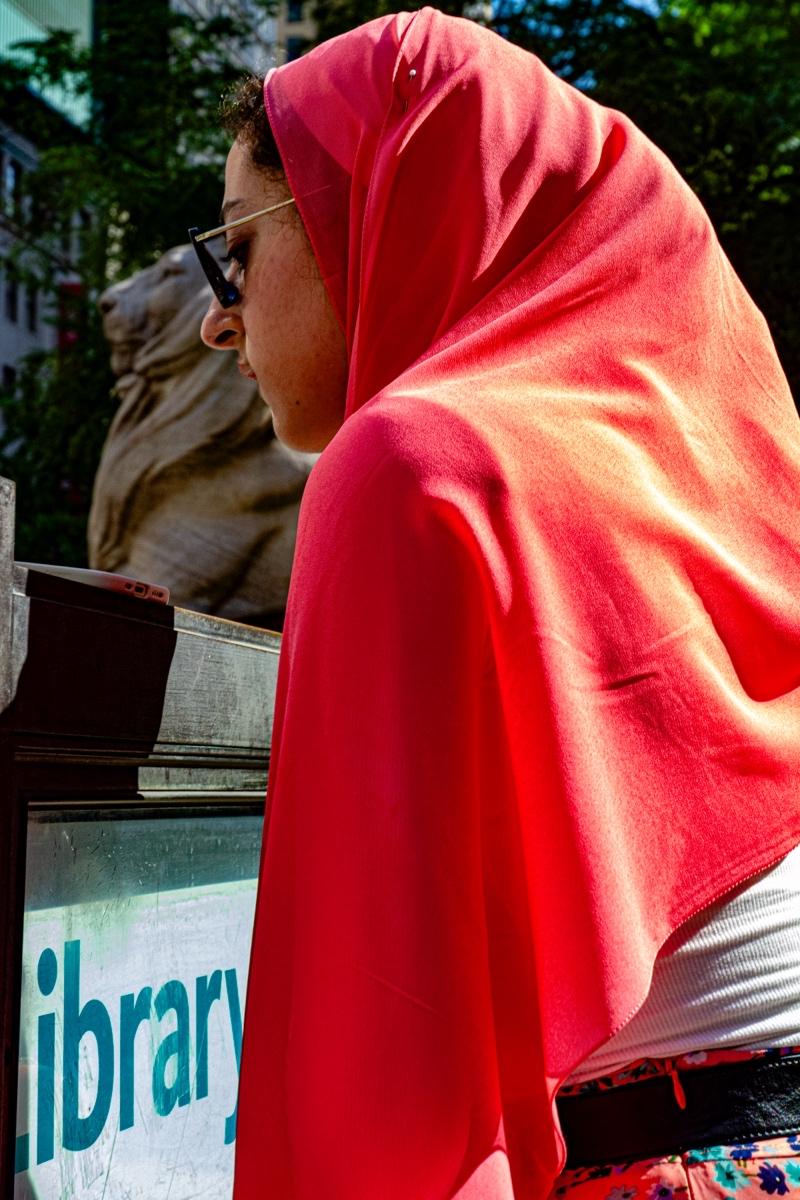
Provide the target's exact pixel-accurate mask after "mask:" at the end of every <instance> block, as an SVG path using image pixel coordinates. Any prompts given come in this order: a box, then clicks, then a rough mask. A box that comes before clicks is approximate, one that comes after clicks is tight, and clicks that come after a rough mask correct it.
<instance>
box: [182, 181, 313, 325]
mask: <svg viewBox="0 0 800 1200" xmlns="http://www.w3.org/2000/svg"><path fill="white" fill-rule="evenodd" d="M288 204H294V199H291V200H281V202H280V204H271V205H270V206H269V208H260V209H259V210H258V212H254V213H249V214H248V216H246V217H239V218H238V220H236V221H228V222H227V223H226V224H225V225H217V227H216V229H208V230H207V231H206V232H205V233H201V232H200V230H199V229H198V228H197V226H193V227H192V228H191V229H190V230H189V237H190V238H191V241H192V245H193V246H194V249H195V253H196V255H197V257H198V259H199V260H200V266H201V267H202V268H203V271H204V273H205V277H206V279H207V280H208V282H209V283H210V284H211V290H212V291H213V293H214V295H215V296H216V298H217V300H219V303H220V305H221V306H222V308H231V306H232V305H234V304H238V303H239V302H240V300H241V298H242V293H241V292H240V291H239V289H238V287H237V286H236V284H235V283H233V282H232V281H231V280H230V279H226V278H225V272H224V271H223V270H222V267H221V266H220V265H219V263H218V262H217V260H216V259H215V258H214V255H213V254H212V253H211V251H210V250H209V249H208V247H207V246H205V245H204V244H203V243H204V242H207V241H208V240H209V238H215V237H219V236H220V234H222V233H225V232H226V230H228V229H236V227H237V226H238V225H245V224H246V223H247V222H248V221H255V219H256V217H265V216H266V215H267V213H271V212H276V211H277V210H278V209H279V208H286V206H287V205H288Z"/></svg>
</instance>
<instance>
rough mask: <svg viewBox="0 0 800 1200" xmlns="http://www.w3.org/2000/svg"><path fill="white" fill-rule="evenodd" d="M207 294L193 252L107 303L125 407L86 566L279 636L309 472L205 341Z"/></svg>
mask: <svg viewBox="0 0 800 1200" xmlns="http://www.w3.org/2000/svg"><path fill="white" fill-rule="evenodd" d="M209 297H210V291H209V289H208V286H207V284H206V283H205V279H204V276H203V274H202V272H201V270H200V268H199V264H198V263H197V260H196V257H195V255H194V252H193V250H192V248H191V246H179V247H176V248H175V249H173V250H170V251H168V252H167V253H166V254H164V255H163V256H162V257H161V259H160V260H159V261H158V262H157V263H156V264H154V265H153V266H152V267H148V268H147V269H146V270H143V271H140V272H139V273H138V274H136V275H134V276H133V277H132V278H131V279H128V280H126V281H125V282H123V283H119V284H116V285H115V286H113V287H111V288H109V289H108V291H107V292H105V293H104V295H103V296H102V297H101V300H100V307H101V310H102V313H103V321H104V330H105V333H106V337H107V338H108V340H109V342H110V344H111V350H112V356H111V363H112V368H113V369H114V372H115V374H116V375H117V376H118V380H117V392H118V395H119V397H120V406H119V409H118V411H117V413H116V416H115V418H114V421H113V423H112V425H111V428H110V430H109V433H108V437H107V440H106V443H105V446H104V449H103V454H102V458H101V461H100V466H99V468H98V471H97V476H96V478H95V486H94V496H93V500H92V509H91V514H90V517H89V562H90V565H91V566H93V567H95V568H97V569H100V570H104V571H115V572H118V573H119V574H122V575H131V576H134V577H136V578H137V579H143V580H145V581H147V582H150V583H158V584H163V585H165V586H167V587H169V588H170V591H171V593H172V600H173V602H174V603H176V604H180V605H183V606H185V607H188V608H195V609H199V610H201V611H203V612H209V613H214V614H216V615H218V616H223V617H227V618H230V619H232V620H236V621H246V622H249V623H251V624H258V625H266V626H270V627H272V628H275V627H278V628H280V626H281V623H282V617H283V610H284V608H285V604H286V593H287V589H288V584H289V573H290V570H291V564H292V555H293V552H294V539H295V532H296V527H297V514H298V508H299V502H300V496H301V494H302V491H303V486H304V484H305V481H306V478H307V476H308V473H309V471H310V469H311V466H312V465H313V461H314V460H313V457H312V456H310V455H302V454H296V453H294V452H293V451H291V450H288V449H286V447H284V446H283V445H282V444H281V443H280V442H279V441H278V440H277V439H276V437H275V434H274V431H273V428H272V420H271V416H270V413H269V410H268V409H267V407H266V406H265V405H264V403H263V401H262V400H261V399H260V397H259V395H258V392H257V389H256V385H255V384H254V383H253V381H252V380H250V379H245V378H243V377H242V376H241V375H240V374H239V373H238V372H237V370H236V366H235V361H234V357H233V355H231V354H220V353H217V352H214V351H212V350H209V349H208V348H207V347H206V346H204V345H203V343H202V342H201V341H200V336H199V330H200V322H201V319H202V316H203V313H204V312H205V309H206V307H207V305H208V301H209Z"/></svg>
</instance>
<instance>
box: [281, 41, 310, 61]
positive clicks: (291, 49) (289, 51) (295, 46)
mask: <svg viewBox="0 0 800 1200" xmlns="http://www.w3.org/2000/svg"><path fill="white" fill-rule="evenodd" d="M307 49H308V38H302V37H288V38H287V39H286V61H287V62H294V60H295V59H296V58H299V57H300V55H301V54H303V53H304V52H305V51H306V50H307Z"/></svg>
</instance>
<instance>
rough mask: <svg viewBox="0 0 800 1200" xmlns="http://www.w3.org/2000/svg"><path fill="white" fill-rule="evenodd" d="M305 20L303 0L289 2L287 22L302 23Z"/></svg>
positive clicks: (290, 0)
mask: <svg viewBox="0 0 800 1200" xmlns="http://www.w3.org/2000/svg"><path fill="white" fill-rule="evenodd" d="M302 19H303V3H302V0H300V2H299V3H298V0H289V3H288V4H287V5H286V20H287V21H302Z"/></svg>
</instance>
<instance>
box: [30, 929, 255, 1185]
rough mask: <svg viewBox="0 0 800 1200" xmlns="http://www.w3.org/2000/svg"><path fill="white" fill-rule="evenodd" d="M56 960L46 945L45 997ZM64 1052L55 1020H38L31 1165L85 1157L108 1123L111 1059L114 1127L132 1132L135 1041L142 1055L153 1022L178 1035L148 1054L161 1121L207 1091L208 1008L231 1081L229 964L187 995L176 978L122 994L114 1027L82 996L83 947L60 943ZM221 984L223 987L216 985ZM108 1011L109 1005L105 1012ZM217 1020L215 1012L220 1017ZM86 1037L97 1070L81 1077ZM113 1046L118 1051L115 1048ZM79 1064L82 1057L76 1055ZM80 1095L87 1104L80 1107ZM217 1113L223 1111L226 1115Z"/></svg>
mask: <svg viewBox="0 0 800 1200" xmlns="http://www.w3.org/2000/svg"><path fill="white" fill-rule="evenodd" d="M58 972H59V962H58V958H57V956H56V954H55V952H54V951H53V950H52V949H50V947H46V948H45V949H44V950H43V951H42V952H41V954H40V956H39V960H38V965H37V970H36V983H37V985H38V989H39V992H40V994H41V995H42V996H50V995H52V993H53V992H54V991H55V987H56V983H57V982H58ZM62 980H63V1013H62V1020H61V1025H62V1027H63V1048H62V1054H61V1060H60V1062H58V1061H56V1029H57V1027H58V1023H59V1022H58V1020H57V1013H55V1012H46V1013H42V1014H41V1015H40V1016H39V1017H38V1021H37V1034H36V1036H37V1047H36V1064H37V1065H36V1137H35V1144H36V1163H37V1165H39V1164H41V1163H46V1162H49V1161H51V1160H52V1159H53V1158H54V1157H55V1155H56V1152H57V1150H58V1149H59V1148H60V1147H63V1148H64V1149H67V1150H72V1151H79V1150H86V1149H87V1148H88V1147H89V1146H91V1145H93V1144H94V1142H96V1141H97V1139H98V1138H99V1137H100V1135H101V1133H102V1132H103V1129H104V1128H105V1126H106V1123H107V1121H108V1117H109V1111H110V1108H111V1100H112V1095H113V1090H114V1074H115V1066H116V1059H117V1055H118V1062H119V1130H120V1132H123V1131H125V1130H126V1129H130V1128H131V1127H132V1126H133V1125H134V1122H135V1114H136V1112H137V1111H139V1110H141V1105H142V1103H143V1100H144V1097H143V1096H142V1095H139V1096H138V1097H137V1096H136V1095H135V1086H136V1085H135V1079H136V1053H137V1041H138V1047H139V1055H140V1056H141V1055H142V1054H145V1055H147V1054H149V1053H150V1052H151V1050H150V1042H149V1040H148V1039H147V1038H146V1037H144V1036H140V1037H138V1039H137V1034H138V1033H139V1031H140V1028H141V1026H142V1025H147V1024H148V1023H149V1022H150V1021H151V1020H152V1018H153V1015H155V1017H156V1018H157V1020H158V1022H159V1023H161V1022H162V1021H164V1020H165V1018H167V1016H168V1014H172V1020H173V1021H174V1024H175V1028H174V1029H172V1030H171V1031H170V1032H169V1033H167V1034H165V1035H164V1036H163V1037H162V1038H161V1040H160V1042H159V1043H158V1046H157V1049H156V1051H155V1054H154V1056H153V1067H152V1076H151V1089H150V1090H151V1093H152V1103H153V1108H154V1110H155V1112H156V1113H157V1114H158V1115H159V1116H162V1117H166V1116H168V1115H169V1113H171V1112H172V1111H173V1109H174V1108H175V1107H176V1106H177V1107H179V1108H180V1107H182V1106H184V1105H187V1104H190V1103H192V1101H193V1100H202V1099H204V1098H205V1097H207V1096H208V1093H209V1062H208V1022H209V1015H210V1013H211V1010H212V1007H213V1006H214V1005H215V1004H220V1005H223V1006H225V1007H227V1010H228V1013H227V1015H228V1023H229V1027H230V1036H231V1041H230V1043H229V1045H230V1046H231V1049H232V1051H233V1058H234V1060H235V1064H236V1077H237V1079H238V1075H239V1067H240V1061H241V1053H242V1011H241V1004H240V1001H239V986H238V980H237V975H236V970H235V969H234V968H233V967H231V968H228V969H227V970H225V971H224V972H223V971H222V970H215V971H213V972H212V973H211V974H210V975H198V976H197V977H196V978H195V980H194V988H192V989H187V987H186V986H185V985H184V984H183V983H182V982H181V981H180V980H178V979H170V980H168V981H167V982H166V983H164V984H163V985H162V986H161V987H160V988H159V990H158V991H157V992H156V993H155V996H154V993H153V988H152V987H143V988H141V989H140V990H139V991H138V992H137V993H134V992H125V993H124V994H123V995H121V996H120V998H119V1022H118V1024H116V1025H115V1024H114V1021H113V1020H112V1015H111V1013H110V1012H109V1008H108V1007H106V1005H105V1004H104V1003H103V1002H102V1000H100V999H98V998H96V997H91V996H90V997H86V996H82V995H81V942H80V939H77V938H76V939H73V940H71V941H68V942H65V943H64V946H63V974H62ZM223 981H224V988H223ZM192 994H193V996H194V1004H195V1012H194V1032H195V1040H194V1081H195V1087H194V1095H193V1094H192V1070H191V1067H192V1042H191V1014H190V1002H189V997H190V995H192ZM112 1009H113V1006H112ZM219 1011H220V1013H221V1009H220V1010H219ZM87 1038H89V1039H93V1040H94V1043H95V1045H96V1048H97V1070H96V1073H93V1074H92V1075H91V1077H89V1076H88V1075H85V1069H84V1075H85V1077H84V1078H83V1079H81V1050H82V1048H84V1046H85V1039H87ZM115 1041H116V1042H117V1046H115ZM83 1061H84V1062H85V1061H86V1055H85V1053H84V1055H83ZM59 1067H60V1068H61V1081H60V1083H61V1097H62V1113H61V1115H62V1122H61V1130H60V1134H61V1139H60V1147H59V1146H58V1145H57V1137H56V1134H57V1132H58V1131H57V1128H56V1119H55V1095H56V1089H57V1072H58V1068H59ZM87 1095H88V1100H89V1103H88V1105H87ZM223 1111H224V1110H223ZM236 1114H237V1106H234V1109H233V1112H232V1113H231V1114H230V1116H228V1117H226V1118H225V1123H224V1130H221V1131H220V1132H221V1133H222V1134H223V1137H224V1144H225V1145H229V1144H230V1143H231V1142H233V1141H234V1140H235V1138H236ZM31 1149H32V1147H31V1137H30V1134H29V1133H21V1134H19V1136H18V1137H17V1139H16V1145H15V1155H14V1170H15V1172H16V1173H19V1172H21V1171H27V1170H28V1169H29V1168H30V1166H31V1162H30V1158H31Z"/></svg>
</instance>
